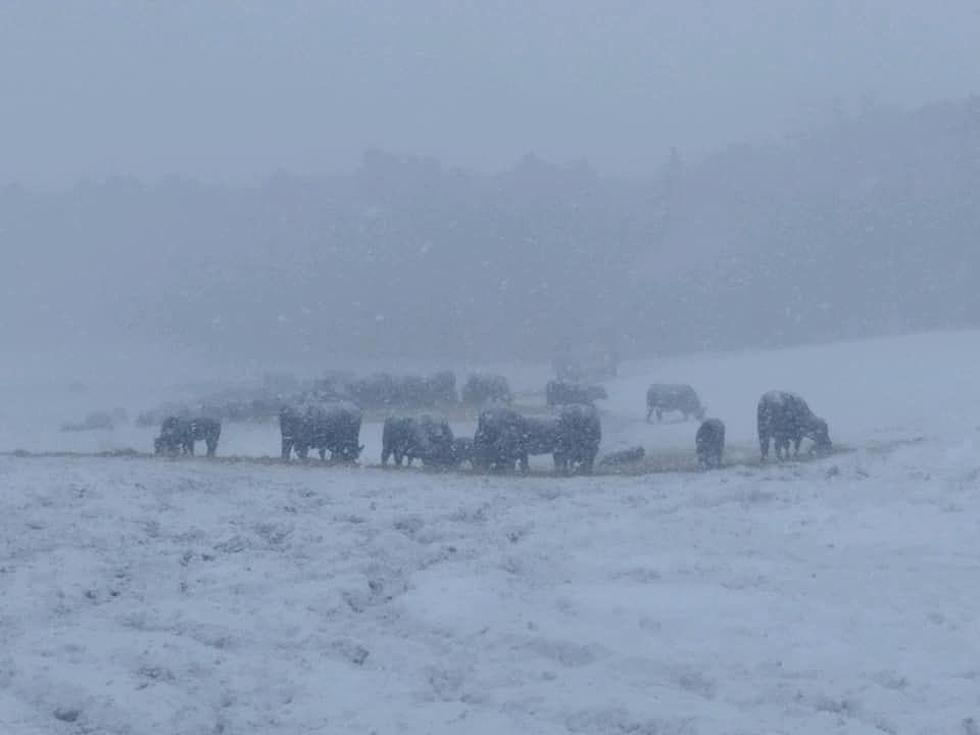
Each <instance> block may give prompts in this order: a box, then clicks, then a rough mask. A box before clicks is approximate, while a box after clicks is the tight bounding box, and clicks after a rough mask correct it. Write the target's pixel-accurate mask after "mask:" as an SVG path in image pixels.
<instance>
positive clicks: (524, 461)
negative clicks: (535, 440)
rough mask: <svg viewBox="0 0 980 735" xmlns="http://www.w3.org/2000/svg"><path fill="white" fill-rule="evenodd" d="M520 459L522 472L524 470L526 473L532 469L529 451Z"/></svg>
mask: <svg viewBox="0 0 980 735" xmlns="http://www.w3.org/2000/svg"><path fill="white" fill-rule="evenodd" d="M519 461H520V463H521V472H523V473H524V474H525V475H526V474H527V473H528V472H530V471H531V463H530V461H529V458H528V456H527V452H524V453H523V454H521V456H520V458H519Z"/></svg>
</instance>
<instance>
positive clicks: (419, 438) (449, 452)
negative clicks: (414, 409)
mask: <svg viewBox="0 0 980 735" xmlns="http://www.w3.org/2000/svg"><path fill="white" fill-rule="evenodd" d="M453 442H454V437H453V432H452V429H451V428H449V423H448V422H446V421H443V420H439V419H434V418H432V417H431V416H420V417H419V418H414V417H395V416H389V417H388V418H387V419H385V423H384V429H383V430H382V436H381V443H382V449H381V465H382V466H384V465H386V464H388V459H389V457H392V456H394V459H395V464H396V465H397V466H399V467H401V465H402V460H408V465H409V466H411V465H412V461H413V460H415V459H418V460H420V461H421V462H422V464H423V465H428V466H438V467H450V466H452V465H453V464H455V450H454V445H453Z"/></svg>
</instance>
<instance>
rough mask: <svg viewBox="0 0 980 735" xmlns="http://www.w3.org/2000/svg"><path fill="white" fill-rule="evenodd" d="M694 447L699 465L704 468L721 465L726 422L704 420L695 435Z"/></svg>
mask: <svg viewBox="0 0 980 735" xmlns="http://www.w3.org/2000/svg"><path fill="white" fill-rule="evenodd" d="M694 449H695V452H696V454H697V457H698V467H700V468H701V469H703V470H708V469H718V468H719V467H721V456H722V454H723V453H724V451H725V424H724V423H722V421H720V420H719V419H707V420H706V421H703V422H702V423H701V426H699V427H698V433H697V435H696V436H695V437H694Z"/></svg>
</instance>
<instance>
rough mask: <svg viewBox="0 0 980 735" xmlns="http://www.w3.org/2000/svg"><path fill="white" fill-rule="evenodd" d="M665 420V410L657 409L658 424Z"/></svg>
mask: <svg viewBox="0 0 980 735" xmlns="http://www.w3.org/2000/svg"><path fill="white" fill-rule="evenodd" d="M663 420H664V410H663V409H662V408H658V409H657V423H660V422H661V421H663Z"/></svg>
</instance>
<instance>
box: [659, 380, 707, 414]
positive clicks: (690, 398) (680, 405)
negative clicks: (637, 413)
mask: <svg viewBox="0 0 980 735" xmlns="http://www.w3.org/2000/svg"><path fill="white" fill-rule="evenodd" d="M654 411H656V413H657V421H660V420H661V419H663V415H664V413H666V412H667V411H679V412H680V413H682V414H684V420H685V421H687V419H688V417H689V416H694V417H695V418H697V420H698V421H701V420H702V419H703V418H704V414H705V410H704V407H703V406H702V405H701V400H700V399H699V398H698V394H697V393H696V392H695V390H694V388H692V387H691V386H689V385H683V384H663V383H654V384H653V385H651V386H650V387H649V388H648V389H647V421H649V420H650V416H652V415H653V413H654Z"/></svg>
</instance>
